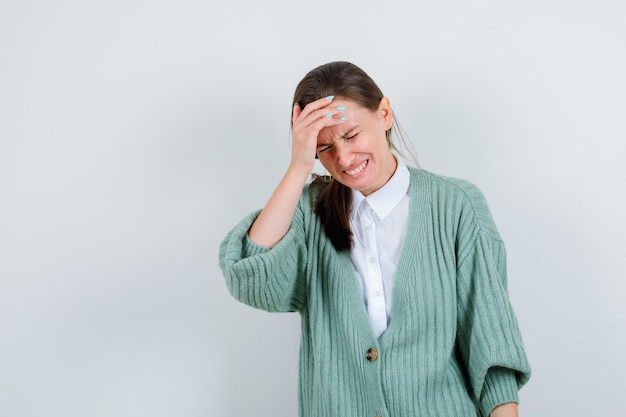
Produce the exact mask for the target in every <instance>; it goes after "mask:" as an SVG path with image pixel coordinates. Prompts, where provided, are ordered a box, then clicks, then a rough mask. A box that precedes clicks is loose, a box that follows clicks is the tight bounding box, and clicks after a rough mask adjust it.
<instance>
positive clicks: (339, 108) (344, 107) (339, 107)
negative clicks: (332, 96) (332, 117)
mask: <svg viewBox="0 0 626 417" xmlns="http://www.w3.org/2000/svg"><path fill="white" fill-rule="evenodd" d="M335 108H336V109H337V110H339V111H342V110H345V109H346V106H337V107H335Z"/></svg>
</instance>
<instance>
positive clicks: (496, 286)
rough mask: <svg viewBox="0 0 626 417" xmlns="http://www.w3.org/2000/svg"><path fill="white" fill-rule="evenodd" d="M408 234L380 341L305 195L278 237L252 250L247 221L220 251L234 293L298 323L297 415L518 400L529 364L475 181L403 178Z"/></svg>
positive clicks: (347, 266)
mask: <svg viewBox="0 0 626 417" xmlns="http://www.w3.org/2000/svg"><path fill="white" fill-rule="evenodd" d="M410 171H411V186H410V197H411V206H410V213H409V225H408V229H407V232H406V238H405V243H404V247H403V251H402V255H401V257H400V262H399V265H398V270H397V275H396V284H395V289H394V294H393V297H394V302H393V312H392V317H391V322H390V324H389V327H388V328H387V330H386V331H385V333H384V334H383V335H382V336H381V337H380V338H379V339H376V338H375V336H374V335H373V333H372V330H371V327H370V324H369V321H368V317H367V312H366V310H365V305H364V303H363V299H362V296H361V291H360V288H359V284H358V282H357V280H356V277H355V273H354V269H353V267H352V263H351V260H350V254H349V253H348V252H337V251H336V250H335V249H334V247H333V245H332V244H331V242H330V241H329V240H328V239H327V238H326V236H325V235H324V232H323V231H322V226H321V224H320V221H319V219H318V218H317V216H316V215H315V214H314V212H313V204H314V199H315V196H314V195H313V190H312V189H310V188H309V187H306V188H305V189H304V191H303V193H302V197H301V198H300V202H299V204H298V208H297V210H296V213H295V215H294V218H293V220H292V224H291V228H290V230H289V231H288V233H287V234H286V235H285V237H284V238H283V239H282V240H281V241H280V242H279V243H278V244H277V245H276V246H275V247H274V248H272V249H269V248H265V247H260V246H257V245H255V244H253V243H252V242H251V241H250V240H249V239H248V237H247V231H248V229H249V228H250V226H251V224H252V223H253V221H254V219H255V218H256V216H257V215H258V212H255V213H253V214H251V215H249V216H247V217H246V218H245V219H243V220H242V221H241V222H240V223H239V224H238V225H237V226H236V227H235V228H234V229H233V230H232V231H230V232H229V233H228V235H227V236H226V238H225V239H224V240H223V242H222V244H221V246H220V254H219V258H220V267H221V268H222V271H223V273H224V276H225V278H226V284H227V286H228V289H229V291H230V292H231V294H232V295H233V296H234V297H235V298H236V299H237V300H239V301H241V302H243V303H245V304H248V305H250V306H253V307H255V308H259V309H263V310H266V311H282V312H287V311H297V312H299V313H300V315H301V319H302V320H301V321H302V338H301V345H300V371H299V412H300V416H301V417H375V416H381V417H418V416H426V417H444V416H445V417H471V416H477V415H484V416H486V415H488V414H489V412H490V411H491V410H492V409H493V408H494V407H495V406H497V405H498V404H502V403H506V402H518V395H517V394H518V390H519V388H521V386H522V385H523V384H525V383H526V382H527V381H528V379H529V377H530V366H529V364H528V361H527V359H526V355H525V353H524V347H523V344H522V338H521V336H520V332H519V329H518V324H517V321H516V318H515V314H514V312H513V309H512V308H511V304H510V302H509V298H508V295H507V288H506V287H507V278H506V260H505V248H504V244H503V242H502V239H501V238H500V235H499V233H498V231H497V229H496V226H495V224H494V222H493V219H492V217H491V214H490V212H489V209H488V207H487V204H486V202H485V199H484V197H483V195H482V194H481V192H480V191H479V190H478V189H477V188H476V187H475V186H473V185H472V184H470V183H468V182H466V181H462V180H458V179H451V178H445V177H441V176H437V175H434V174H432V173H429V172H427V171H424V170H418V169H413V168H411V169H410Z"/></svg>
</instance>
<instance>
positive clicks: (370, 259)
mask: <svg viewBox="0 0 626 417" xmlns="http://www.w3.org/2000/svg"><path fill="white" fill-rule="evenodd" d="M368 261H369V262H370V263H371V264H373V263H374V262H376V258H374V257H373V256H372V257H370V258H369V259H368Z"/></svg>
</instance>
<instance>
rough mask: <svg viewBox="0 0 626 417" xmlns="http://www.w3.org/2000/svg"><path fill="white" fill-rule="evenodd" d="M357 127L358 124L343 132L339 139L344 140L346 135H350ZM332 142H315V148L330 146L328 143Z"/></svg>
mask: <svg viewBox="0 0 626 417" xmlns="http://www.w3.org/2000/svg"><path fill="white" fill-rule="evenodd" d="M357 128H358V126H354V127H353V128H352V129H350V130H348V131H347V132H346V133H344V134H343V135H342V136H341V139H343V140H345V139H346V138H347V137H349V136H350V135H351V134H352V133H353V132H354V131H355V130H356V129H357ZM332 144H333V143H332V142H324V143H318V144H317V146H316V149H317V148H321V147H324V146H330V145H332Z"/></svg>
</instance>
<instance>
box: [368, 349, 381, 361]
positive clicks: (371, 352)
mask: <svg viewBox="0 0 626 417" xmlns="http://www.w3.org/2000/svg"><path fill="white" fill-rule="evenodd" d="M365 357H366V358H367V360H368V361H370V362H374V361H375V360H376V359H378V349H376V348H369V349H367V353H366V354H365Z"/></svg>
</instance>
